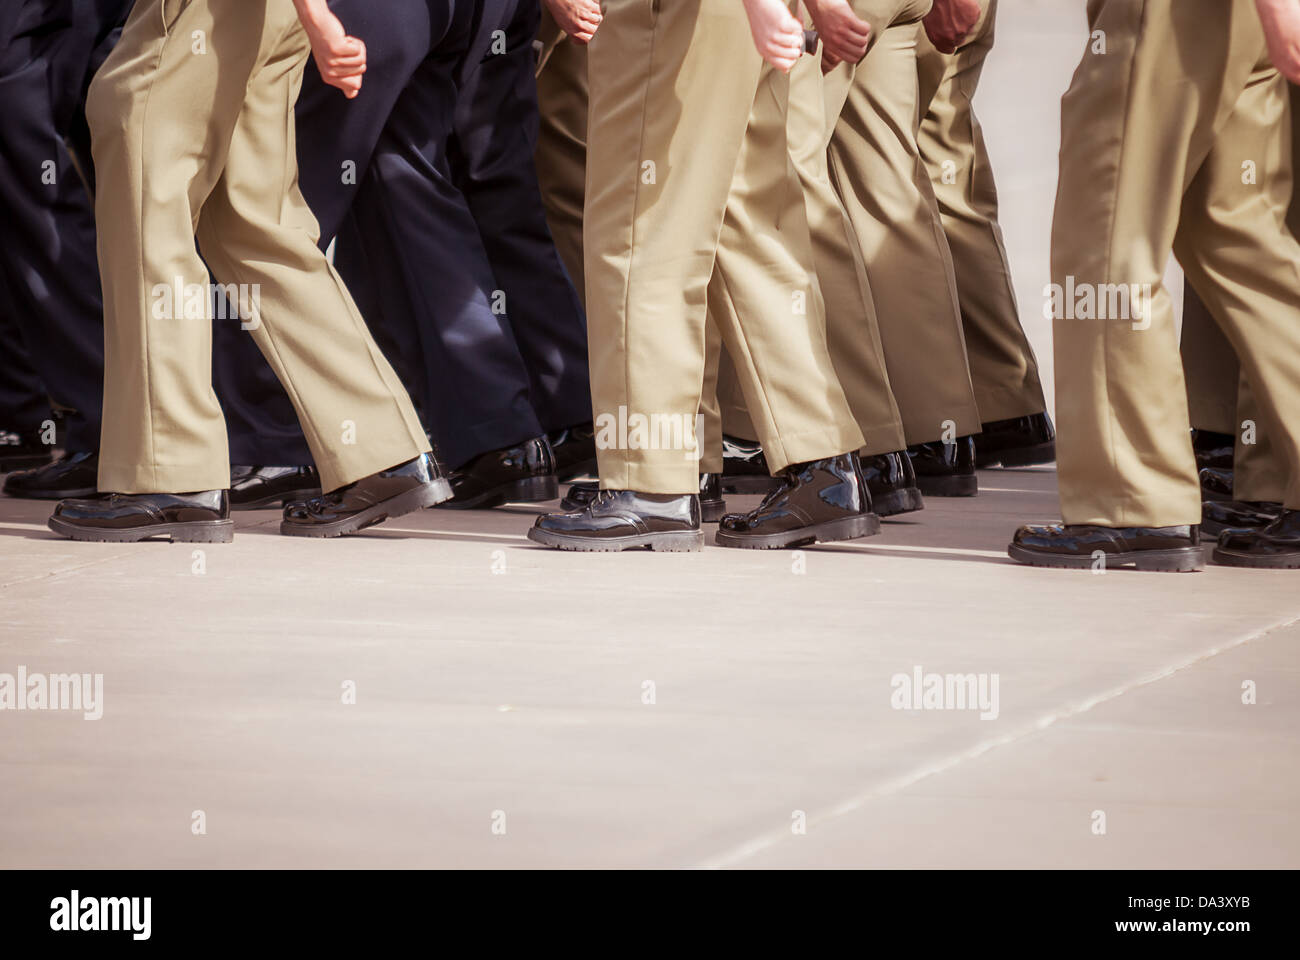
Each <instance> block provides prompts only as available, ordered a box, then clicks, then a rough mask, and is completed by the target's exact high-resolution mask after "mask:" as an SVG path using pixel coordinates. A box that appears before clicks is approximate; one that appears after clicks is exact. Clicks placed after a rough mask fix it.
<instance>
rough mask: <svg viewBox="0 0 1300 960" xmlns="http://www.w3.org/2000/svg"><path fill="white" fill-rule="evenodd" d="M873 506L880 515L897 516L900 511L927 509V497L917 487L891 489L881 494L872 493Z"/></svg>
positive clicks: (877, 514)
mask: <svg viewBox="0 0 1300 960" xmlns="http://www.w3.org/2000/svg"><path fill="white" fill-rule="evenodd" d="M871 508H872V510H873V511H874V512H875V514H876V516H878V517H896V516H898V515H899V514H900V513H915V512H916V511H918V510H924V509H925V497H924V496H923V495H922V494H921V491H920V490H918V489H917V488H916V487H904V488H903V489H902V490H891V491H889V492H888V493H882V494H880V495H879V496H877V495H876V494H874V493H873V494H872V495H871Z"/></svg>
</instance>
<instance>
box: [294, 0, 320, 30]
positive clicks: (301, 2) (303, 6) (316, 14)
mask: <svg viewBox="0 0 1300 960" xmlns="http://www.w3.org/2000/svg"><path fill="white" fill-rule="evenodd" d="M293 5H294V7H295V8H296V9H297V11H298V19H299V20H300V21H301V22H302V25H303V26H304V27H306V28H307V29H308V30H313V31H315V32H317V33H319V32H320V29H321V25H322V24H323V23H324V19H325V16H326V14H328V13H329V5H328V4H327V3H326V2H325V0H293Z"/></svg>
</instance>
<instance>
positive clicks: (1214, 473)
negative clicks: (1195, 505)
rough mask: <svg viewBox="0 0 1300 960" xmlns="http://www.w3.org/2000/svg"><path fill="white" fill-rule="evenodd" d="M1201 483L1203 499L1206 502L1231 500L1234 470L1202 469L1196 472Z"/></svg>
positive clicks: (1219, 468)
mask: <svg viewBox="0 0 1300 960" xmlns="http://www.w3.org/2000/svg"><path fill="white" fill-rule="evenodd" d="M1196 472H1197V475H1198V478H1199V479H1200V481H1201V498H1202V499H1204V500H1231V499H1232V484H1233V471H1232V468H1231V467H1229V468H1228V469H1226V470H1225V469H1224V468H1223V467H1201V469H1200V470H1198V471H1196Z"/></svg>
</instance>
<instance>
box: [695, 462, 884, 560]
mask: <svg viewBox="0 0 1300 960" xmlns="http://www.w3.org/2000/svg"><path fill="white" fill-rule="evenodd" d="M781 481H782V485H781V487H779V488H778V489H776V490H773V491H772V492H771V493H769V494H768V495H767V496H766V497H765V498H764V499H763V502H762V503H761V504H759V505H758V507H757V508H756V509H754V510H751V511H750V512H749V513H729V514H727V515H726V516H725V517H723V518H722V522H721V523H720V524H719V525H718V534H717V538H716V540H715V542H716V543H717V544H718V546H720V547H742V548H745V549H749V550H775V549H779V548H781V547H802V546H805V545H807V544H810V543H832V542H834V541H838V540H856V539H857V538H858V537H870V536H874V535H875V534H877V533H879V532H880V518H879V517H878V516H876V515H875V514H874V513H872V511H871V491H870V490H868V489H867V481H866V479H865V478H864V477H863V476H862V468H861V466H860V465H859V463H858V456H857V454H856V453H842V454H840V455H839V456H837V457H828V458H826V459H825V460H814V461H812V462H811V463H802V464H796V465H794V466H791V467H789V468H787V469H786V471H785V474H784V475H783V476H782V477H781Z"/></svg>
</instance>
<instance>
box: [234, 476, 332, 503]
mask: <svg viewBox="0 0 1300 960" xmlns="http://www.w3.org/2000/svg"><path fill="white" fill-rule="evenodd" d="M320 493H321V490H320V474H319V473H317V472H316V468H315V467H314V466H306V467H231V468H230V508H231V509H232V510H256V509H258V508H259V507H269V506H270V505H271V504H278V505H280V506H288V505H289V504H290V503H293V502H294V501H295V500H310V499H311V498H312V497H319V496H320Z"/></svg>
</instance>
